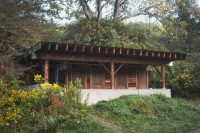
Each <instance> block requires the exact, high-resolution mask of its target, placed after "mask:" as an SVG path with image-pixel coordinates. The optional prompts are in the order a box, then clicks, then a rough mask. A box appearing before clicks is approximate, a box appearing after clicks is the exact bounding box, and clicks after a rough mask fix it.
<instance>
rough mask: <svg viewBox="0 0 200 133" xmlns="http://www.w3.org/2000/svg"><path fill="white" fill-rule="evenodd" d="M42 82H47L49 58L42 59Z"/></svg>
mask: <svg viewBox="0 0 200 133" xmlns="http://www.w3.org/2000/svg"><path fill="white" fill-rule="evenodd" d="M44 82H45V83H48V82H49V60H44Z"/></svg>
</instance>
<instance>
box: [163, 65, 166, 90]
mask: <svg viewBox="0 0 200 133" xmlns="http://www.w3.org/2000/svg"><path fill="white" fill-rule="evenodd" d="M165 71H166V65H165V64H163V65H162V87H163V89H166V80H165Z"/></svg>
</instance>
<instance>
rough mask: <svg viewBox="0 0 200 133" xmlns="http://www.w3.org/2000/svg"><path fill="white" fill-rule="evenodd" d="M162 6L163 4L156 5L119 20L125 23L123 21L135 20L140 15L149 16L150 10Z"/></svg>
mask: <svg viewBox="0 0 200 133" xmlns="http://www.w3.org/2000/svg"><path fill="white" fill-rule="evenodd" d="M160 5H161V3H160V4H155V5H152V6H149V7H147V8H145V9H143V10H140V11H139V12H137V13H134V14H130V15H127V16H124V17H121V18H119V19H120V20H121V21H123V20H126V19H129V18H133V17H136V16H139V15H147V12H148V11H149V10H150V9H152V8H155V7H158V6H160Z"/></svg>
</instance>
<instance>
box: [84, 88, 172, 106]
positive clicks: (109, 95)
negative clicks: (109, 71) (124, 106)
mask: <svg viewBox="0 0 200 133" xmlns="http://www.w3.org/2000/svg"><path fill="white" fill-rule="evenodd" d="M151 94H163V95H166V96H167V97H171V89H83V90H82V101H85V100H86V99H87V98H88V100H87V104H88V105H91V104H96V103H97V102H98V101H102V100H106V101H108V100H112V99H115V98H118V97H120V96H123V95H151Z"/></svg>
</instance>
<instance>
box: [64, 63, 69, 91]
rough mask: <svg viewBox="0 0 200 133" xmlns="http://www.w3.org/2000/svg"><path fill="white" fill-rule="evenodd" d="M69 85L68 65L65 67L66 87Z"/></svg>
mask: <svg viewBox="0 0 200 133" xmlns="http://www.w3.org/2000/svg"><path fill="white" fill-rule="evenodd" d="M68 86H69V78H68V66H67V69H65V88H66V89H68Z"/></svg>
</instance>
